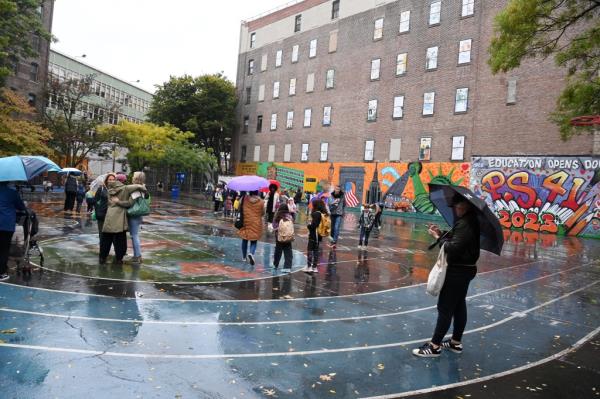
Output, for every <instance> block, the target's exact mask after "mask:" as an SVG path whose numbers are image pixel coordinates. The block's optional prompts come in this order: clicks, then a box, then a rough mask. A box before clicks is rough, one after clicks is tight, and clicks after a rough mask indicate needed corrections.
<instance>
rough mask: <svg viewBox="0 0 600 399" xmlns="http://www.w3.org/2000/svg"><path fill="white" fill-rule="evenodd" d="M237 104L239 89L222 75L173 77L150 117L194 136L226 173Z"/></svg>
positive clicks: (161, 89)
mask: <svg viewBox="0 0 600 399" xmlns="http://www.w3.org/2000/svg"><path fill="white" fill-rule="evenodd" d="M236 102H237V100H236V95H235V86H234V85H233V83H232V82H230V81H229V80H227V79H226V78H225V77H224V76H223V75H221V74H214V75H202V76H199V77H196V78H193V77H191V76H188V75H185V76H183V77H173V76H172V77H171V79H170V80H169V81H168V82H166V83H164V84H163V85H161V86H159V87H158V90H157V91H156V93H155V94H154V98H153V101H152V105H151V106H150V111H149V112H148V117H149V119H150V120H151V121H152V122H154V123H158V124H164V123H168V124H171V125H173V126H175V127H177V128H179V129H180V130H183V131H190V132H192V133H193V134H194V138H193V142H194V143H196V144H198V145H200V146H201V147H206V148H210V149H212V151H213V153H214V154H215V156H216V157H217V159H218V166H217V168H218V171H219V173H222V172H223V168H222V166H221V165H222V163H226V162H227V160H228V159H229V154H230V153H231V136H232V133H233V131H234V129H235V126H236V120H235V107H236ZM225 169H228V166H227V165H226V167H225Z"/></svg>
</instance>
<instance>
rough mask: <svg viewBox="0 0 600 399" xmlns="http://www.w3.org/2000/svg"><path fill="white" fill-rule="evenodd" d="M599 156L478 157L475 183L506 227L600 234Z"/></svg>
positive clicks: (473, 174) (473, 170) (473, 176)
mask: <svg viewBox="0 0 600 399" xmlns="http://www.w3.org/2000/svg"><path fill="white" fill-rule="evenodd" d="M599 181H600V158H592V157H475V158H473V162H472V164H471V189H472V190H473V191H474V192H475V193H476V194H477V195H479V196H480V197H481V198H483V199H485V201H486V202H487V203H488V205H489V206H490V207H491V208H492V209H493V210H494V211H495V212H496V214H497V216H498V218H499V220H500V224H502V226H503V227H505V228H508V229H513V230H522V231H524V232H540V233H556V234H566V235H573V236H590V237H596V238H600V184H598V182H599Z"/></svg>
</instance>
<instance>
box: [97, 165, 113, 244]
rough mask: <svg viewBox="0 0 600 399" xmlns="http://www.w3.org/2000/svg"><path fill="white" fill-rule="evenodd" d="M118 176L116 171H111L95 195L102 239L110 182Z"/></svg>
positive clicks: (99, 231)
mask: <svg viewBox="0 0 600 399" xmlns="http://www.w3.org/2000/svg"><path fill="white" fill-rule="evenodd" d="M116 179H117V176H116V175H115V174H114V173H109V174H107V175H106V177H105V178H104V184H102V185H101V186H100V187H99V188H98V190H96V194H95V195H94V201H95V203H96V206H95V212H96V220H97V221H98V237H99V238H100V240H102V227H103V226H104V218H105V217H106V211H107V210H108V188H107V186H108V183H110V182H111V181H115V180H116Z"/></svg>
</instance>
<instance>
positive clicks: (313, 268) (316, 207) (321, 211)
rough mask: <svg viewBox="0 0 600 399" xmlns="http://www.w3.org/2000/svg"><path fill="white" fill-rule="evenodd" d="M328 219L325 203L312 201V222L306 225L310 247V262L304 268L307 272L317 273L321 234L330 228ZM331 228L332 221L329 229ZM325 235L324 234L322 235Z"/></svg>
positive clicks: (318, 200)
mask: <svg viewBox="0 0 600 399" xmlns="http://www.w3.org/2000/svg"><path fill="white" fill-rule="evenodd" d="M327 220H329V216H328V215H327V211H326V209H325V204H324V203H323V201H322V200H320V199H317V200H314V201H313V202H312V213H311V215H310V223H309V224H308V225H307V226H306V227H307V228H308V248H307V252H308V253H307V258H308V264H307V265H306V268H305V269H304V272H305V273H307V274H311V275H312V274H313V273H316V272H317V271H318V270H317V266H318V264H319V242H320V239H319V237H320V234H324V233H325V230H328V227H327ZM330 228H331V222H330V224H329V229H330ZM321 237H323V236H321Z"/></svg>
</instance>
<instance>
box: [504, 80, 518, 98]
mask: <svg viewBox="0 0 600 399" xmlns="http://www.w3.org/2000/svg"><path fill="white" fill-rule="evenodd" d="M516 102H517V78H510V79H508V80H507V82H506V104H515V103H516Z"/></svg>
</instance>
